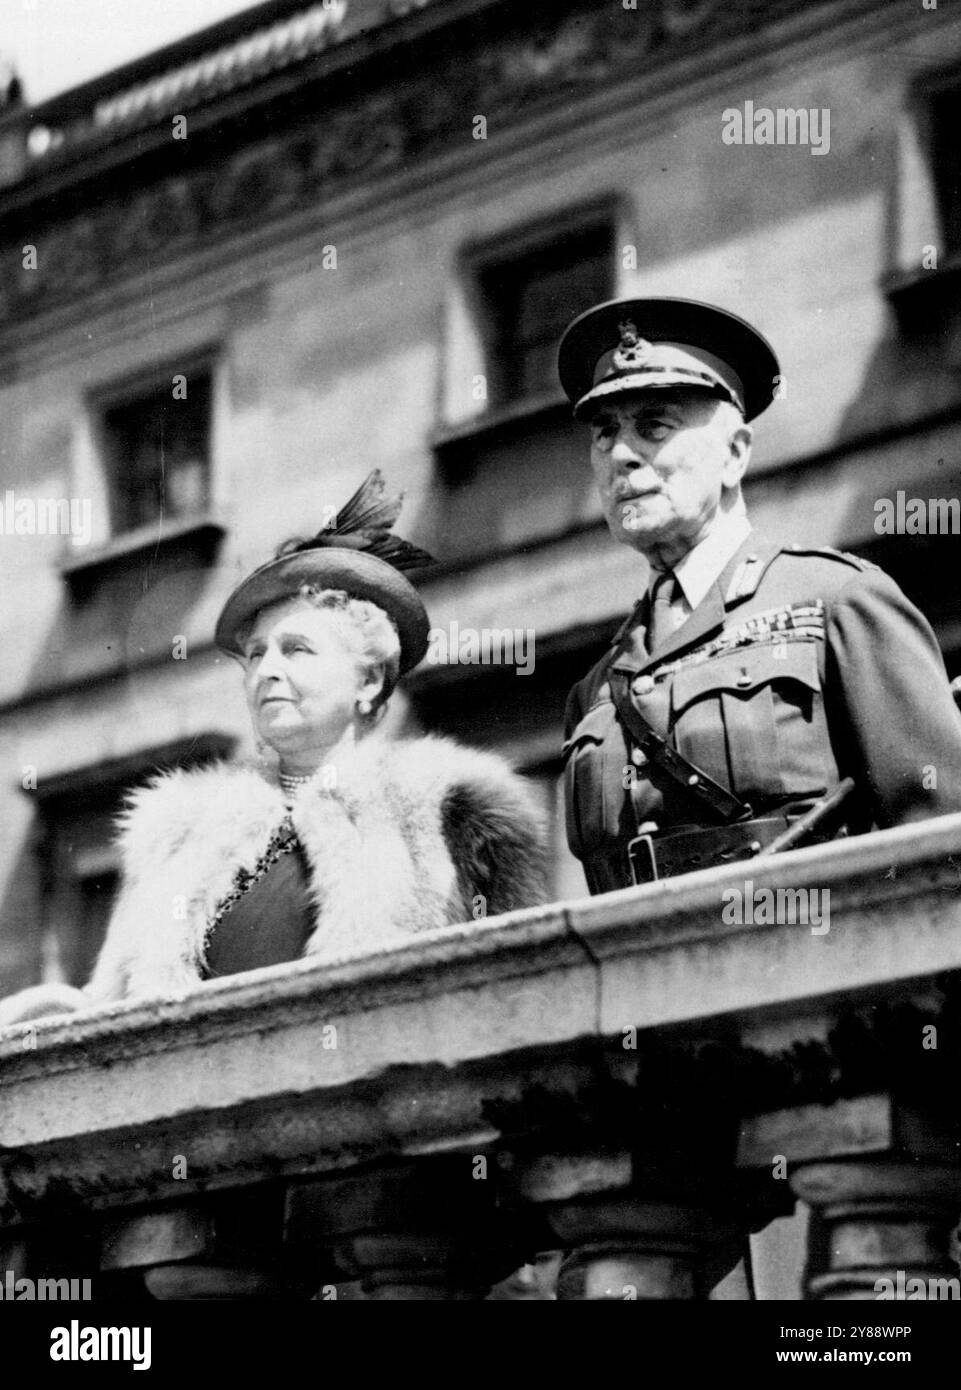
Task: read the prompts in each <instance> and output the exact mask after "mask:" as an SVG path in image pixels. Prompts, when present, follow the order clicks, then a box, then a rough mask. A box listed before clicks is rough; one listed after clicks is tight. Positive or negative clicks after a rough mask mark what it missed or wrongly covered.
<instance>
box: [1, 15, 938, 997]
mask: <svg viewBox="0 0 961 1390" xmlns="http://www.w3.org/2000/svg"><path fill="white" fill-rule="evenodd" d="M28 95H29V94H28ZM959 107H961V19H959V18H958V17H957V16H956V15H955V14H953V13H952V11H951V8H950V7H948V6H947V5H943V6H942V7H941V8H940V9H938V8H937V7H936V4H932V5H931V6H930V7H929V6H928V5H927V4H924V3H921V0H918V3H911V4H905V3H903V0H874V3H870V4H869V3H866V0H817V2H816V3H809V4H808V5H806V6H804V7H803V9H801V10H799V9H798V8H797V7H796V6H794V5H791V4H789V3H787V2H786V0H740V3H737V4H726V3H724V0H637V3H636V4H635V5H632V4H629V3H628V0H616V2H615V0H558V3H555V4H552V5H550V6H543V7H541V6H534V7H528V6H523V5H520V4H518V3H516V0H514V3H511V0H507V2H506V3H505V0H420V3H417V0H324V2H323V3H314V4H306V3H304V0H300V3H292V0H268V3H266V4H263V5H260V6H257V7H255V8H254V9H251V10H248V11H245V12H244V13H243V14H241V15H239V16H237V17H236V18H234V19H231V20H228V21H226V22H224V23H222V24H219V25H217V26H215V27H214V28H213V29H210V30H207V31H205V32H203V33H200V34H197V35H194V36H191V37H190V38H188V39H186V40H184V41H182V42H180V43H178V44H176V45H174V46H172V47H170V48H168V49H165V50H163V51H161V52H158V53H155V54H152V55H150V56H149V57H147V58H145V59H142V60H139V61H138V62H136V63H134V64H131V65H129V66H128V67H126V68H124V69H121V70H118V71H116V72H113V73H110V74H108V75H107V76H106V77H103V78H99V79H97V80H96V81H95V82H92V83H89V84H87V85H86V86H84V87H82V88H78V89H76V90H75V91H72V92H69V93H67V94H65V95H63V96H61V97H58V98H56V99H55V100H53V101H50V102H47V103H45V104H43V105H42V106H37V107H30V106H25V105H23V104H22V103H21V102H19V101H17V100H16V99H13V100H10V101H8V104H7V106H6V108H4V109H0V502H2V505H3V518H2V526H0V556H2V561H0V564H2V573H3V594H4V602H3V605H2V611H0V624H2V647H3V651H4V654H5V657H6V659H5V660H4V661H3V662H2V663H0V750H2V766H3V769H4V772H3V778H2V781H0V817H2V823H3V825H4V827H5V832H6V833H5V834H4V836H3V839H2V843H0V993H6V992H8V991H9V990H12V989H15V988H18V987H20V986H23V985H27V984H30V983H33V982H35V981H37V980H40V979H48V980H56V979H64V980H68V981H70V982H74V983H76V982H78V981H82V980H83V979H84V978H85V976H86V972H87V970H88V969H89V965H90V962H91V960H92V958H93V956H94V955H95V953H96V950H97V947H98V945H99V941H100V937H101V933H102V930H103V925H104V921H105V916H106V913H107V911H108V909H109V903H110V899H111V895H112V892H113V890H114V888H115V886H116V878H117V864H116V859H115V854H114V850H113V847H112V843H111V822H112V816H113V815H114V814H115V812H116V809H117V806H118V804H119V802H120V799H121V797H122V794H123V790H124V788H125V787H127V786H129V785H131V784H132V783H133V782H135V781H136V780H138V779H139V778H141V777H143V776H144V775H146V774H147V773H148V772H149V771H150V770H151V769H153V768H155V767H158V766H163V765H167V764H169V763H173V762H190V761H193V760H198V759H203V758H206V757H212V756H219V755H222V754H227V753H233V752H245V751H250V749H249V733H248V730H247V716H246V711H245V708H244V704H243V699H242V694H241V690H240V681H239V679H238V673H237V670H236V668H235V667H234V666H233V664H232V662H231V661H230V660H229V659H228V658H225V657H223V656H222V655H220V654H219V653H218V652H217V651H216V649H215V648H214V647H213V645H212V633H213V625H214V620H215V618H216V615H217V612H218V611H219V607H220V605H221V603H222V601H223V599H224V597H225V595H226V593H227V592H228V591H229V589H230V588H231V587H232V586H233V585H234V584H235V583H236V582H237V580H238V579H239V578H240V577H241V576H242V575H243V574H244V573H246V572H247V571H248V570H249V569H250V568H251V567H253V566H254V565H255V564H257V563H260V562H262V561H263V560H265V559H267V558H269V556H270V555H271V554H272V553H273V550H274V548H275V546H276V545H277V544H278V543H279V542H280V541H282V540H284V539H286V538H288V537H289V536H292V535H309V534H311V533H312V532H313V531H316V530H319V529H320V528H321V527H322V526H323V525H324V522H325V518H326V517H329V516H330V515H331V514H332V513H333V512H334V511H336V508H337V507H338V506H339V505H340V504H342V503H343V502H344V501H345V500H346V498H347V497H348V496H349V495H350V493H351V492H353V490H354V489H355V488H356V486H357V485H358V483H359V482H360V480H361V478H362V477H363V476H364V475H365V474H366V473H367V472H368V471H369V469H370V468H372V467H374V466H379V467H381V468H382V469H383V470H384V472H385V474H386V475H387V478H388V480H389V482H390V483H391V484H392V485H394V486H397V487H401V488H403V489H404V490H405V492H406V494H407V503H406V507H405V513H404V518H403V526H402V529H403V530H404V532H405V534H406V535H408V536H409V538H410V539H411V540H413V541H414V542H416V543H417V544H419V545H421V546H423V547H424V548H425V549H427V550H428V551H430V552H431V553H432V554H433V555H435V556H436V557H437V559H438V561H439V564H438V567H437V569H436V570H434V571H432V572H431V573H430V575H429V576H428V577H426V578H425V579H424V581H423V586H422V587H423V591H424V594H425V598H426V601H427V604H428V608H429V610H430V613H431V619H432V623H433V625H434V628H435V633H436V634H437V640H436V641H435V643H434V644H433V646H432V651H431V655H430V657H429V658H428V660H427V662H425V664H424V665H423V666H422V667H421V669H420V670H419V671H418V672H416V673H415V674H414V675H413V676H412V677H411V678H410V679H409V680H408V681H407V682H406V684H405V687H404V689H403V692H402V694H401V695H400V697H398V698H397V699H395V702H394V704H395V706H396V707H395V708H394V709H393V710H392V713H391V718H392V719H393V721H394V723H395V725H396V727H397V728H398V729H400V728H403V727H405V726H408V727H411V728H418V727H419V728H423V729H428V730H438V731H442V732H448V733H450V734H453V735H455V736H456V737H458V738H461V739H463V740H465V741H467V742H473V743H478V744H482V745H485V746H489V747H494V748H496V749H498V750H500V751H502V752H504V753H505V754H507V755H508V756H510V757H512V758H513V759H514V760H515V761H516V762H517V763H518V765H519V766H520V767H521V768H523V769H524V770H525V771H526V772H528V773H529V774H530V775H531V776H532V777H535V778H536V779H538V781H539V783H540V784H541V786H542V789H543V794H544V797H545V801H546V802H547V804H548V806H549V807H550V808H551V811H552V816H553V824H554V838H555V845H556V856H555V876H554V884H553V891H554V893H555V895H556V896H557V897H559V898H560V897H566V896H577V895H580V894H581V893H582V892H583V880H582V878H581V874H580V869H579V866H578V865H577V864H576V862H575V861H574V860H573V859H572V858H571V857H570V855H569V854H568V853H567V851H566V848H565V847H564V843H563V810H562V807H561V805H560V802H559V800H558V795H557V781H558V776H559V773H560V744H561V725H562V716H563V707H564V700H565V696H566V693H567V690H568V689H569V687H570V685H571V684H572V682H573V681H574V679H575V678H576V677H577V676H578V675H580V674H582V673H583V672H584V671H585V670H586V669H587V667H588V666H589V664H590V663H591V662H592V661H593V660H594V659H596V657H597V656H598V655H599V654H600V652H601V651H602V650H603V649H604V647H605V646H606V644H607V643H608V641H609V640H610V637H611V635H612V633H613V632H614V630H615V629H616V627H617V626H618V624H619V622H620V621H621V619H622V617H623V615H624V613H625V612H626V611H627V610H628V609H629V608H630V606H631V604H632V602H633V601H634V599H635V598H636V596H637V595H638V594H639V593H640V592H641V591H642V589H643V586H644V583H645V576H644V573H643V569H642V568H640V567H639V565H638V560H637V558H636V557H634V556H632V555H631V554H629V553H627V552H626V551H625V550H623V549H621V548H618V547H616V546H615V545H614V544H613V543H612V542H611V540H610V537H609V535H608V533H607V531H606V528H605V527H604V525H603V522H602V520H601V517H600V511H599V506H598V503H597V500H596V498H595V496H594V492H593V484H592V480H591V477H590V472H589V469H588V467H587V441H586V435H585V433H584V431H583V427H580V426H577V425H575V424H574V423H573V422H572V421H571V420H570V418H569V409H568V407H567V405H566V403H565V402H564V400H563V398H562V396H561V394H560V390H559V387H558V385H557V382H556V377H555V375H554V369H553V359H554V351H555V349H556V343H557V340H558V338H559V335H560V332H561V330H562V328H563V326H564V325H565V324H566V322H567V321H568V320H569V319H570V318H571V317H573V315H574V314H576V313H577V312H579V311H580V310H581V309H583V308H586V307H588V306H589V305H590V304H591V303H594V302H596V301H597V300H599V299H602V298H605V297H612V296H614V295H622V294H637V295H647V294H653V295H678V296H682V297H686V298H693V299H708V300H712V301H716V302H719V303H721V304H724V305H725V306H727V307H729V308H731V309H733V310H734V311H735V312H738V313H741V314H742V315H743V316H744V317H746V318H748V319H749V320H751V321H752V322H754V323H756V324H757V325H758V326H759V327H760V328H761V330H762V331H763V332H765V333H766V334H767V335H768V337H770V339H771V340H772V342H773V343H774V345H775V347H776V348H777V350H778V353H779V355H780V359H781V363H782V367H783V380H782V382H781V384H780V387H779V391H778V398H777V399H776V401H775V402H774V404H773V406H772V407H771V409H770V410H769V411H768V412H767V413H766V415H765V416H763V417H762V418H761V420H760V421H759V422H758V428H757V438H756V447H755V453H754V460H753V463H752V467H751V470H750V474H749V477H748V482H747V488H746V494H747V500H748V505H749V507H750V508H751V509H752V512H753V514H754V516H755V519H756V521H757V523H758V524H759V525H760V526H761V527H762V528H763V529H765V530H768V531H771V532H773V533H774V534H775V535H783V534H785V533H787V532H788V531H789V532H790V535H791V538H792V539H795V540H797V541H799V542H801V543H804V544H813V545H822V544H823V545H834V546H838V547H841V548H844V549H851V550H855V551H857V552H859V553H861V554H864V555H866V556H868V557H870V558H871V559H873V560H875V561H877V562H878V563H880V564H881V565H882V566H883V567H884V568H885V569H887V570H888V571H889V572H890V573H892V574H893V575H894V576H895V578H897V579H898V581H899V582H900V583H901V584H902V586H903V587H904V588H905V589H906V591H907V592H908V593H909V595H910V596H911V597H912V598H913V599H914V600H915V601H916V602H917V603H918V604H919V605H920V606H921V608H922V609H923V610H924V611H925V613H926V614H927V615H928V617H929V618H930V619H931V621H932V623H933V624H934V626H935V629H936V631H937V633H938V637H939V640H940V641H941V643H942V647H943V649H944V652H945V656H946V660H947V662H948V666H949V671H950V673H951V674H952V675H955V674H957V673H958V672H959V671H961V574H959V569H958V565H957V560H956V550H957V544H958V542H957V540H956V539H954V537H956V536H957V534H958V531H959V530H961V519H959V518H958V516H957V512H958V509H959V506H961V503H959V502H958V499H959V498H961V373H959V368H961V328H959V326H958V325H959V319H958V316H957V314H956V312H955V306H956V303H957V301H958V297H959V291H961V271H959V269H958V265H959V262H957V261H956V259H955V257H956V256H957V253H958V251H959V249H961V193H959V174H961V156H959V155H958V152H957V145H956V141H955V138H954V134H953V132H954V131H955V130H956V129H957V120H956V117H957V114H958V111H959ZM914 503H916V504H917V505H912V504H914ZM922 503H923V506H922V505H921V504H922ZM952 560H953V563H952ZM508 639H509V640H508ZM492 657H494V658H496V659H491V658H492ZM485 658H486V659H485ZM891 732H892V737H893V738H894V737H897V730H892V731H891Z"/></svg>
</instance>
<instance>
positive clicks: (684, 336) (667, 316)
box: [557, 299, 780, 420]
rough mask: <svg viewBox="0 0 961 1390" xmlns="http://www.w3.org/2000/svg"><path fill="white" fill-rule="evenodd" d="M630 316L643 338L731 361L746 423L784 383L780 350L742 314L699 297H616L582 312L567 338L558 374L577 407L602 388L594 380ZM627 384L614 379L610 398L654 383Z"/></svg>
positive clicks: (564, 338)
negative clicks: (686, 346) (741, 391)
mask: <svg viewBox="0 0 961 1390" xmlns="http://www.w3.org/2000/svg"><path fill="white" fill-rule="evenodd" d="M625 318H628V319H630V320H631V321H632V323H633V324H634V325H635V327H636V329H637V332H638V334H639V335H640V337H642V338H645V339H647V340H648V341H649V342H651V343H655V344H656V343H658V342H668V343H689V344H691V345H692V346H697V347H700V348H703V349H704V350H705V351H706V352H710V353H712V354H713V355H714V356H715V357H718V358H720V360H721V361H723V362H727V363H729V364H730V366H731V368H732V370H733V371H734V372H736V374H737V376H738V377H739V379H740V381H741V382H742V384H743V386H744V418H745V419H746V420H753V419H754V417H755V416H756V415H760V413H761V411H762V410H766V409H767V407H768V406H769V405H770V404H771V401H772V400H773V399H774V392H775V390H776V388H777V384H778V382H779V380H780V376H779V373H780V367H779V365H778V360H777V357H776V355H775V353H774V349H773V348H772V347H771V344H770V343H769V342H768V341H767V339H766V338H765V337H764V336H763V335H762V334H761V333H759V332H758V331H757V329H756V328H753V327H752V326H751V324H749V323H748V322H747V321H746V320H745V319H742V318H739V317H738V315H737V314H732V313H729V312H728V310H727V309H719V308H718V307H717V306H716V305H714V304H703V303H701V302H699V301H698V300H694V299H612V300H609V301H608V302H607V303H605V304H598V305H596V306H595V307H594V308H593V309H588V310H587V312H586V313H583V314H580V315H579V316H578V317H577V318H576V319H574V321H573V323H571V325H570V326H569V327H568V329H567V331H566V332H565V334H564V336H563V338H562V339H561V344H560V348H559V350H558V354H557V371H558V375H559V376H560V379H561V385H562V386H563V388H564V390H565V392H566V394H567V397H568V399H569V400H570V402H571V404H572V405H576V406H579V405H580V403H581V402H583V401H584V400H585V398H586V397H587V396H588V395H590V393H591V392H592V391H593V390H594V389H595V386H598V385H601V384H602V383H599V382H598V383H595V381H594V369H595V366H596V364H597V363H598V362H599V361H600V359H601V357H602V356H603V355H604V353H605V352H609V351H610V350H611V348H612V347H613V346H614V345H615V344H616V343H617V341H618V338H619V327H618V325H619V324H620V323H621V321H622V320H624V319H625ZM626 383H627V377H626V376H625V377H620V378H616V379H612V382H611V384H612V387H613V390H612V392H610V393H609V394H617V393H618V392H624V391H628V390H646V389H647V388H648V387H649V386H653V385H654V383H653V382H647V383H646V384H645V385H643V386H641V387H638V386H629V385H627V384H626ZM663 384H665V385H666V384H667V383H666V382H665V383H663ZM676 384H680V383H676ZM688 384H692V385H696V384H697V383H696V382H694V383H688Z"/></svg>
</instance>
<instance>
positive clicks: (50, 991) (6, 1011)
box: [0, 985, 90, 1028]
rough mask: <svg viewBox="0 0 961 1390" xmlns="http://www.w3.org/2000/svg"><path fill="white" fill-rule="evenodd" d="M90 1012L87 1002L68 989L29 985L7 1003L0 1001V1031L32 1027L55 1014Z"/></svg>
mask: <svg viewBox="0 0 961 1390" xmlns="http://www.w3.org/2000/svg"><path fill="white" fill-rule="evenodd" d="M89 1008H90V1000H89V999H88V998H87V997H86V995H85V994H84V993H83V991H82V990H79V989H74V988H73V986H72V985H31V987H30V988H29V989H22V990H20V991H19V993H17V994H11V995H10V996H9V998H7V999H0V1028H10V1027H12V1026H13V1025H14V1024H16V1023H33V1022H35V1021H36V1020H37V1019H40V1018H53V1017H55V1016H56V1015H57V1014H75V1013H80V1012H82V1011H84V1010H88V1009H89Z"/></svg>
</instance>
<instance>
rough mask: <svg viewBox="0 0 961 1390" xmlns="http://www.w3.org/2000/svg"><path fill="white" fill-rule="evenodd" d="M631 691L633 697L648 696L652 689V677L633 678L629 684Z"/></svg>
mask: <svg viewBox="0 0 961 1390" xmlns="http://www.w3.org/2000/svg"><path fill="white" fill-rule="evenodd" d="M631 689H632V690H633V691H634V694H635V695H650V693H651V691H652V690H653V689H654V677H653V676H635V677H634V680H633V681H632V683H631Z"/></svg>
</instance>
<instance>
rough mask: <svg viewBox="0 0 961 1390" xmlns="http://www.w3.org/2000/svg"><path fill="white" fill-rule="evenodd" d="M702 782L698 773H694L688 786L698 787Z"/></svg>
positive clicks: (688, 781)
mask: <svg viewBox="0 0 961 1390" xmlns="http://www.w3.org/2000/svg"><path fill="white" fill-rule="evenodd" d="M700 780H701V779H700V777H698V775H697V773H696V772H692V773H691V775H690V777H689V778H688V779H687V785H688V786H689V787H696V786H698V785H699V783H700Z"/></svg>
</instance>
